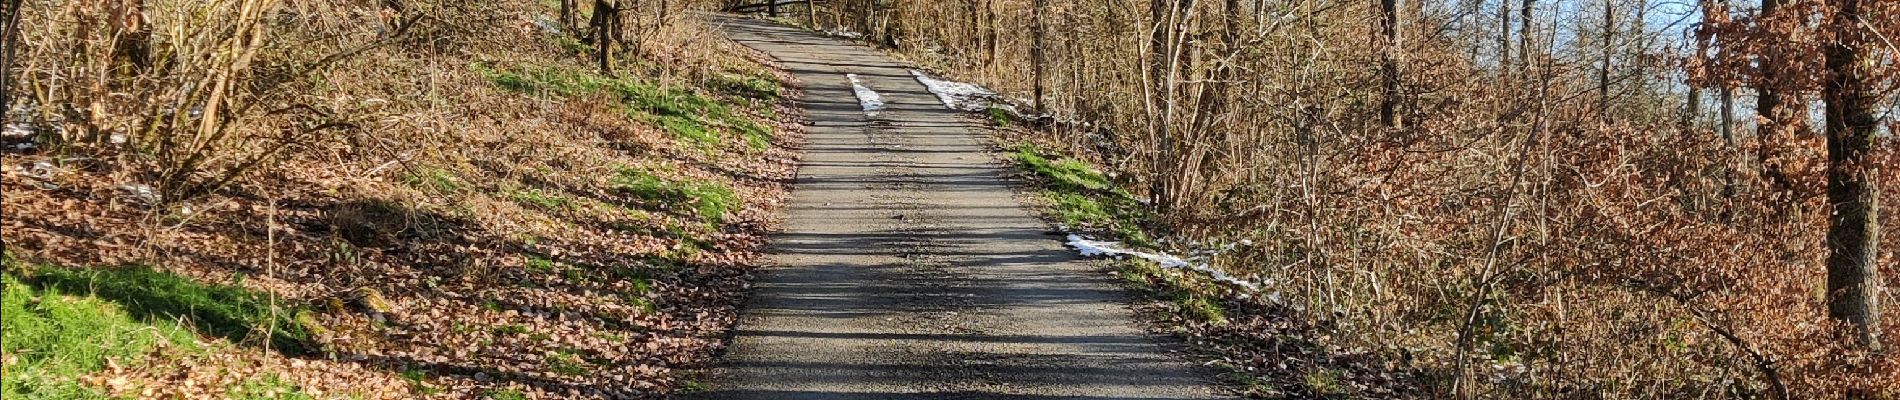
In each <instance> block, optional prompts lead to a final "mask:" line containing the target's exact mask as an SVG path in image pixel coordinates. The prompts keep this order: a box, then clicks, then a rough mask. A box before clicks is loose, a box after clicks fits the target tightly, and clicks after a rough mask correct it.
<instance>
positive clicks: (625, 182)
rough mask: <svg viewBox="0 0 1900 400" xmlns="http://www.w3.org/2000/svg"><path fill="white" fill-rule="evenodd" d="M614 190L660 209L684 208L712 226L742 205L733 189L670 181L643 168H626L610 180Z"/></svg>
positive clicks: (704, 183) (722, 220)
mask: <svg viewBox="0 0 1900 400" xmlns="http://www.w3.org/2000/svg"><path fill="white" fill-rule="evenodd" d="M611 184H612V185H613V187H614V189H615V190H617V191H619V192H621V193H624V194H627V195H630V196H633V197H635V198H638V199H640V200H642V201H645V202H648V203H658V204H656V205H659V206H671V205H676V204H679V205H685V206H686V207H687V209H688V210H690V211H691V212H692V213H693V215H695V216H698V217H699V218H700V220H702V221H704V222H706V223H707V224H709V225H718V224H720V223H722V222H724V221H725V216H726V214H728V213H731V212H732V211H734V210H735V209H737V208H739V206H740V205H741V204H740V203H739V195H738V194H736V193H734V192H733V191H732V188H729V187H726V186H725V185H721V184H717V183H712V182H696V181H683V180H669V179H665V178H661V177H659V176H657V175H654V174H653V173H652V172H649V171H647V170H645V169H641V168H633V167H623V168H620V169H619V171H618V172H617V173H616V174H615V176H614V178H613V179H612V181H611Z"/></svg>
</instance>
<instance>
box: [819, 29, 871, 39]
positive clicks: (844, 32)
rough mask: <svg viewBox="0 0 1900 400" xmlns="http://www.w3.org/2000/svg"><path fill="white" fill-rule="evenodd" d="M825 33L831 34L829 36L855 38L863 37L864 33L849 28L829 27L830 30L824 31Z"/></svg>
mask: <svg viewBox="0 0 1900 400" xmlns="http://www.w3.org/2000/svg"><path fill="white" fill-rule="evenodd" d="M825 34H827V35H831V36H837V37H843V38H850V39H857V38H861V37H864V34H862V33H857V32H854V31H852V30H851V29H850V28H837V29H831V30H827V31H825Z"/></svg>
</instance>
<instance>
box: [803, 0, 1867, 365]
mask: <svg viewBox="0 0 1900 400" xmlns="http://www.w3.org/2000/svg"><path fill="white" fill-rule="evenodd" d="M1896 7H1900V3H1894V2H1885V1H1867V0H1859V1H1856V0H1825V1H1824V0H1768V1H1764V2H1760V3H1755V2H1746V1H1725V0H1702V1H1699V2H1679V1H1675V2H1672V1H1658V0H1587V1H1538V0H1523V1H1511V0H1505V1H1487V0H1471V1H1423V0H1415V1H1406V0H1377V1H1374V0H1364V1H1272V0H1263V1H1251V0H1249V1H1240V0H1226V1H1197V0H1150V1H1133V0H1083V1H1073V2H1048V1H1038V0H965V1H941V2H931V1H901V0H899V1H873V0H857V1H832V2H821V3H819V6H818V7H816V8H807V7H805V6H803V5H802V4H801V5H799V6H797V7H791V6H781V8H782V10H780V12H781V13H782V16H781V19H783V20H786V21H790V22H794V23H801V24H808V25H812V26H814V27H815V28H814V29H818V30H822V31H828V32H835V33H840V34H843V35H846V36H861V37H862V39H863V40H864V41H866V42H870V43H876V44H879V45H881V46H884V47H887V48H889V49H891V50H892V51H894V52H897V53H900V54H902V55H904V56H907V57H909V58H911V59H914V60H917V61H918V62H920V63H923V64H925V65H928V66H932V67H934V68H937V69H939V70H941V71H943V72H945V73H947V74H949V75H952V76H955V77H961V78H966V79H970V80H973V81H977V82H981V83H984V84H986V85H988V86H990V87H992V88H995V89H999V91H1002V92H1004V93H1005V96H1008V97H1012V98H1016V99H1018V100H1020V101H1017V102H1016V103H1017V104H1019V105H1024V106H1032V107H1033V108H1034V109H1035V110H1036V111H1037V112H1040V113H1043V117H1042V119H1040V120H1037V121H1034V123H1035V124H1038V126H1042V127H1045V128H1046V129H1048V130H1050V131H1051V132H1053V133H1050V134H1048V135H1047V136H1044V137H1043V139H1042V140H1041V141H1040V143H1043V144H1044V145H1046V146H1049V147H1054V148H1058V149H1061V150H1063V152H1064V153H1068V154H1071V155H1074V156H1076V157H1081V158H1084V159H1092V160H1095V161H1097V162H1098V163H1099V165H1102V166H1104V167H1106V170H1107V171H1108V172H1109V174H1110V175H1109V176H1112V177H1114V179H1115V181H1117V183H1118V184H1119V185H1120V186H1122V187H1126V188H1130V189H1132V192H1134V193H1135V195H1136V196H1137V197H1140V198H1142V199H1144V200H1145V201H1146V204H1148V205H1149V206H1151V207H1152V208H1153V209H1154V210H1158V211H1159V213H1158V214H1156V217H1155V220H1154V221H1153V223H1152V224H1151V226H1148V228H1149V230H1150V231H1153V232H1162V233H1164V234H1163V235H1161V236H1163V237H1169V238H1173V239H1175V241H1174V242H1173V243H1175V244H1174V245H1171V246H1162V247H1164V248H1165V247H1174V248H1175V249H1176V250H1181V251H1187V250H1192V248H1194V247H1196V245H1191V244H1187V243H1184V242H1188V241H1197V242H1199V243H1202V245H1205V244H1206V243H1213V244H1220V243H1230V244H1231V243H1242V242H1243V241H1244V242H1245V243H1252V244H1253V245H1252V246H1242V250H1240V251H1234V252H1228V253H1223V254H1222V255H1220V256H1217V257H1216V258H1215V264H1217V265H1218V266H1219V267H1221V268H1224V269H1225V270H1226V271H1228V272H1231V273H1235V274H1239V275H1243V276H1252V277H1255V278H1257V279H1258V280H1260V281H1262V282H1270V283H1271V286H1270V287H1269V288H1268V289H1267V290H1269V291H1270V293H1269V294H1271V295H1272V296H1273V298H1274V299H1272V300H1269V299H1263V297H1265V296H1253V297H1247V296H1241V294H1240V293H1227V294H1226V295H1225V298H1224V299H1223V300H1221V304H1222V305H1224V306H1225V307H1226V308H1228V309H1229V310H1228V311H1230V315H1228V317H1229V319H1232V320H1236V321H1248V320H1249V319H1246V318H1239V319H1237V318H1234V317H1233V315H1231V312H1232V311H1234V310H1256V311H1258V313H1256V314H1261V316H1256V317H1253V318H1260V319H1257V320H1255V321H1267V320H1279V319H1280V318H1284V317H1285V316H1287V315H1292V316H1296V317H1297V318H1295V319H1296V320H1301V321H1314V322H1316V323H1318V324H1319V326H1318V327H1317V328H1315V329H1314V330H1311V331H1308V332H1307V333H1304V334H1300V335H1301V336H1304V337H1305V338H1306V339H1311V340H1314V341H1317V342H1318V343H1319V344H1320V346H1322V347H1325V348H1333V349H1340V350H1341V351H1340V352H1341V353H1345V354H1346V355H1348V356H1353V357H1371V358H1373V359H1378V360H1386V361H1385V362H1386V363H1390V365H1391V366H1392V368H1394V369H1396V370H1399V371H1413V372H1416V373H1417V376H1418V377H1419V379H1420V380H1422V381H1423V382H1424V384H1425V386H1426V387H1427V388H1429V392H1427V393H1429V394H1427V395H1424V396H1423V397H1428V398H1444V397H1458V398H1473V397H1484V398H1553V397H1554V398H1572V397H1576V398H1710V397H1715V398H1763V397H1765V398H1842V397H1850V398H1865V397H1868V396H1871V397H1875V398H1885V397H1891V396H1894V395H1895V393H1896V391H1900V386H1896V383H1897V382H1900V369H1897V368H1896V367H1897V366H1900V358H1896V357H1894V356H1893V355H1892V353H1891V352H1882V350H1880V349H1881V348H1882V347H1883V346H1882V345H1883V344H1884V345H1885V347H1887V348H1891V347H1892V345H1891V342H1892V340H1891V339H1888V340H1882V339H1883V338H1882V336H1881V333H1882V332H1888V335H1891V332H1894V331H1895V329H1896V324H1900V317H1896V316H1895V313H1893V312H1891V311H1886V312H1883V311H1882V310H1881V309H1880V308H1881V305H1882V303H1892V302H1893V300H1894V295H1893V292H1892V291H1891V290H1888V289H1885V288H1883V287H1882V282H1883V281H1884V282H1893V281H1894V278H1896V276H1900V275H1896V268H1895V267H1894V258H1893V255H1892V253H1891V251H1889V250H1888V249H1893V248H1895V247H1894V245H1895V242H1894V240H1895V238H1894V235H1893V234H1892V231H1893V229H1894V227H1895V226H1896V225H1894V224H1892V223H1886V222H1883V221H1882V220H1881V219H1880V218H1879V214H1880V210H1881V209H1882V208H1890V207H1891V206H1892V205H1893V202H1892V201H1891V200H1889V199H1891V198H1892V196H1886V197H1883V196H1881V195H1880V194H1881V193H1882V192H1889V193H1890V192H1891V191H1892V188H1894V186H1893V182H1895V181H1894V179H1893V177H1892V174H1893V171H1894V169H1893V168H1891V167H1889V166H1891V165H1892V161H1893V157H1894V156H1893V151H1892V146H1891V144H1889V142H1890V141H1889V140H1887V138H1888V137H1889V135H1890V134H1889V133H1887V132H1891V131H1892V129H1893V128H1894V127H1895V120H1894V119H1893V118H1891V114H1892V112H1893V111H1894V110H1895V106H1894V104H1895V103H1894V102H1895V101H1896V97H1895V96H1894V92H1895V90H1896V88H1897V86H1896V85H1900V80H1896V73H1897V72H1900V68H1896V64H1895V61H1894V55H1895V54H1896V52H1900V51H1896V49H1895V47H1894V44H1893V43H1894V40H1893V39H1892V38H1894V37H1896V35H1900V8H1896ZM1262 310H1263V311H1262ZM1233 324H1236V325H1240V326H1244V327H1245V328H1231V327H1228V328H1219V327H1216V328H1208V329H1204V330H1201V331H1198V333H1196V335H1210V337H1212V338H1214V339H1217V340H1218V341H1220V342H1222V343H1228V344H1226V345H1220V346H1216V347H1218V348H1221V349H1223V350H1220V351H1226V352H1229V353H1228V354H1222V355H1217V356H1215V358H1217V359H1218V358H1223V357H1226V358H1225V359H1226V361H1222V362H1225V363H1229V364H1232V365H1233V366H1234V367H1235V368H1238V369H1240V370H1252V371H1263V370H1265V371H1272V370H1288V369H1289V367H1288V366H1287V364H1286V363H1284V362H1283V361H1282V360H1280V359H1277V357H1275V356H1274V353H1273V352H1271V351H1267V352H1261V353H1250V352H1246V351H1245V350H1244V349H1249V348H1251V349H1260V348H1272V347H1276V346H1280V345H1277V344H1275V343H1283V342H1284V339H1285V338H1283V337H1280V335H1281V333H1278V332H1280V331H1279V330H1278V329H1276V328H1272V326H1276V325H1273V324H1265V325H1261V324H1263V323H1259V322H1256V323H1245V322H1233ZM1883 342H1884V343H1883ZM1235 343H1240V344H1235ZM1260 354H1265V356H1260ZM1249 357H1253V358H1249ZM1294 364H1306V363H1294ZM1326 364H1327V363H1325V362H1316V363H1312V364H1311V365H1294V366H1293V367H1291V371H1290V372H1275V373H1259V374H1262V375H1268V376H1278V377H1280V379H1282V380H1284V381H1291V382H1276V383H1274V384H1273V385H1268V386H1269V387H1271V386H1280V387H1281V388H1279V389H1271V388H1269V389H1262V390H1261V391H1264V392H1284V391H1287V389H1284V387H1286V386H1293V387H1295V389H1291V391H1292V392H1294V393H1304V394H1301V395H1299V396H1325V395H1327V393H1343V394H1348V395H1351V394H1353V393H1360V394H1361V395H1365V393H1367V392H1363V391H1355V390H1354V389H1351V388H1346V389H1327V388H1322V386H1326V385H1323V384H1312V383H1311V382H1313V381H1314V378H1312V377H1315V376H1332V375H1338V374H1339V373H1338V372H1337V371H1332V370H1329V369H1328V368H1333V367H1328V366H1327V365H1326ZM1346 371H1347V372H1346V373H1345V374H1347V375H1353V374H1363V373H1361V372H1356V371H1354V370H1350V369H1348V370H1346ZM1329 374H1331V375H1329ZM1302 377H1305V378H1302ZM1321 380H1322V381H1323V379H1321ZM1330 390H1340V391H1336V392H1329V391H1330Z"/></svg>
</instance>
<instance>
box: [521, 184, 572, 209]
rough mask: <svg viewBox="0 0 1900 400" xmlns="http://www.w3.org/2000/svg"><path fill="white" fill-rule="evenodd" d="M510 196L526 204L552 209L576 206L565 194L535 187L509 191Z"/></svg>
mask: <svg viewBox="0 0 1900 400" xmlns="http://www.w3.org/2000/svg"><path fill="white" fill-rule="evenodd" d="M508 197H509V198H510V199H514V201H515V202H516V203H521V205H524V206H533V207H540V208H542V209H546V210H551V211H559V210H566V209H569V208H573V206H574V202H573V201H571V200H569V199H568V198H567V197H565V196H561V195H560V194H556V193H549V192H544V191H541V189H534V188H528V189H517V190H513V191H509V192H508Z"/></svg>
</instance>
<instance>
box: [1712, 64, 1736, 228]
mask: <svg viewBox="0 0 1900 400" xmlns="http://www.w3.org/2000/svg"><path fill="white" fill-rule="evenodd" d="M1717 96H1720V97H1721V102H1722V104H1721V106H1722V109H1721V110H1720V111H1721V114H1722V115H1721V118H1720V119H1718V120H1717V121H1716V123H1719V124H1721V125H1717V126H1716V129H1717V130H1719V131H1720V132H1722V144H1723V147H1722V150H1723V154H1722V198H1724V199H1733V198H1735V193H1736V183H1735V168H1736V165H1735V164H1736V162H1735V161H1736V160H1735V159H1736V155H1737V154H1740V150H1739V149H1737V148H1736V146H1735V89H1733V88H1730V87H1728V86H1726V85H1724V86H1723V87H1722V91H1721V93H1719V94H1717ZM1729 215H1731V214H1729V213H1728V212H1727V211H1724V212H1723V216H1724V218H1723V220H1727V219H1728V218H1727V216H1729Z"/></svg>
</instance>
